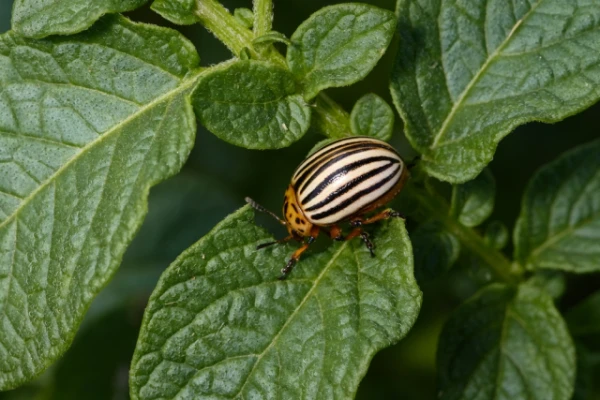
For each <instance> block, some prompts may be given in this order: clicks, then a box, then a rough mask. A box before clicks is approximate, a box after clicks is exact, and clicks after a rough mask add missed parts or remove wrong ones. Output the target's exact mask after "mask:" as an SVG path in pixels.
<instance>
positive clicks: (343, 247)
mask: <svg viewBox="0 0 600 400" xmlns="http://www.w3.org/2000/svg"><path fill="white" fill-rule="evenodd" d="M348 243H349V242H344V243H343V244H342V245H341V246H340V248H339V250H338V251H337V252H335V254H333V255H332V256H331V259H330V260H329V262H328V263H327V264H326V265H325V267H324V268H323V270H322V271H321V273H320V274H319V276H317V279H315V281H314V283H313V286H312V287H311V288H310V289H309V290H308V292H306V295H305V296H304V298H303V299H302V300H301V301H300V303H299V304H298V306H297V307H296V309H295V310H294V312H293V313H291V314H290V316H289V317H288V319H287V320H286V321H285V323H284V324H283V326H282V327H281V329H279V332H277V334H276V335H275V336H274V337H273V340H272V341H271V343H269V345H268V346H267V347H266V348H265V349H264V350H263V351H262V352H261V353H260V354H258V355H257V356H258V357H257V358H256V362H255V363H254V366H253V367H252V369H251V370H250V372H249V373H248V375H247V376H246V379H245V382H244V384H243V385H242V387H241V388H240V390H239V391H238V392H237V393H236V394H235V396H233V398H237V397H238V396H239V395H241V394H242V392H243V391H244V388H245V387H246V385H247V384H248V382H249V381H250V377H251V376H252V374H253V373H254V371H255V370H256V368H257V366H258V364H259V363H260V361H261V360H262V358H263V357H264V356H265V354H267V352H268V351H269V350H270V349H271V348H272V347H273V346H274V345H275V343H276V342H277V340H278V339H279V337H280V336H281V335H282V333H283V332H284V331H285V329H286V328H287V326H288V325H289V324H290V323H291V322H292V321H293V320H294V317H295V316H296V315H297V314H298V312H300V310H301V309H302V307H303V306H304V304H305V303H306V301H308V299H309V298H310V297H311V296H312V294H313V292H314V291H315V289H316V288H317V286H318V285H319V282H321V279H323V276H325V274H326V273H327V271H329V268H330V267H331V266H332V265H333V262H334V261H335V260H337V258H338V257H339V256H340V254H341V253H342V251H344V249H346V247H347V246H348Z"/></svg>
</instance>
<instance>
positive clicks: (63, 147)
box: [0, 16, 199, 390]
mask: <svg viewBox="0 0 600 400" xmlns="http://www.w3.org/2000/svg"><path fill="white" fill-rule="evenodd" d="M198 62H199V60H198V56H197V54H196V52H195V50H194V47H193V46H192V44H191V43H189V42H188V41H187V40H186V39H185V38H184V37H183V36H181V35H180V34H179V33H178V32H176V31H173V30H169V29H165V28H159V27H155V26H151V25H144V24H135V23H132V22H130V21H129V20H127V19H125V18H122V17H112V16H111V17H106V18H104V19H102V20H101V21H100V22H99V23H98V24H96V25H94V27H93V28H91V29H90V30H88V31H86V32H85V33H82V34H79V35H76V36H70V37H61V38H59V37H55V38H52V39H49V40H39V41H34V40H27V39H23V38H20V37H19V36H17V35H15V34H14V33H7V34H5V35H2V36H0V85H1V87H2V92H0V160H2V161H1V162H0V390H3V389H8V388H11V387H15V386H17V385H19V384H20V383H22V382H24V381H26V380H28V379H31V378H32V377H34V376H35V375H37V374H39V373H40V372H41V371H43V370H44V369H45V368H46V367H47V366H48V365H49V364H50V363H51V362H52V361H54V360H55V359H57V358H58V357H59V356H60V355H61V354H62V353H63V352H64V351H65V350H66V348H67V347H68V346H69V344H70V343H71V341H72V339H73V336H74V334H75V331H76V329H77V327H78V325H79V323H80V322H81V319H82V317H83V315H84V313H85V311H86V310H87V308H88V306H89V304H90V302H91V301H92V299H93V298H94V297H95V296H96V294H97V293H98V292H99V291H100V290H101V289H102V287H104V285H105V284H106V282H107V281H108V280H109V279H110V277H111V276H112V275H113V273H114V272H115V270H116V269H117V266H118V265H119V263H120V261H121V257H122V256H123V253H124V251H125V248H126V247H127V245H128V244H129V242H130V241H131V239H132V238H133V236H134V234H135V232H136V231H137V230H138V228H139V226H140V225H141V222H142V219H143V217H144V215H145V214H146V211H147V205H146V197H147V195H148V190H149V188H150V186H152V185H154V184H155V183H157V182H159V181H161V180H163V179H165V178H166V177H168V176H170V175H173V174H174V173H175V172H177V171H178V170H179V169H180V168H181V166H182V164H183V163H184V161H185V159H186V158H187V155H188V154H189V152H190V150H191V148H192V146H193V143H194V136H195V128H196V123H195V121H194V115H193V110H192V107H191V105H190V103H189V92H190V91H191V89H192V87H193V85H194V84H195V82H196V77H195V76H194V75H193V74H190V73H191V72H192V71H193V69H195V68H196V67H197V65H198Z"/></svg>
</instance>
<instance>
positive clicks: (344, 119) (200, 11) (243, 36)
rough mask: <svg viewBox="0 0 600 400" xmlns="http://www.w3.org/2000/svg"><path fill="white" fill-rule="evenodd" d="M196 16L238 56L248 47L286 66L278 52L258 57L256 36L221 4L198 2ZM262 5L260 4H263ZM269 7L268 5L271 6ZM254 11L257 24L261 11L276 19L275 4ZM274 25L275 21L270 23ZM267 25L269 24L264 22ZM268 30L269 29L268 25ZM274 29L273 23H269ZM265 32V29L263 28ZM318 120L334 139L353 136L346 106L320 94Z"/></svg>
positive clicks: (264, 2)
mask: <svg viewBox="0 0 600 400" xmlns="http://www.w3.org/2000/svg"><path fill="white" fill-rule="evenodd" d="M197 1H198V3H197V4H198V7H197V11H196V15H197V16H198V19H199V20H200V23H201V24H202V25H204V26H205V27H206V28H207V29H208V30H210V31H211V32H212V33H213V34H214V35H215V36H216V37H217V39H219V40H220V41H221V42H223V43H224V44H225V46H227V47H228V48H229V49H230V50H231V51H232V52H233V53H234V54H235V55H236V56H239V54H240V52H241V51H242V49H243V48H244V47H246V48H248V50H249V51H250V54H251V55H252V58H255V59H264V58H266V59H267V60H269V61H271V62H274V63H276V64H279V65H281V66H286V67H287V63H286V61H285V58H284V57H283V56H282V55H281V53H279V52H278V51H276V50H273V51H269V52H265V53H262V54H261V53H258V52H257V51H256V50H255V49H254V47H253V46H252V39H253V38H254V34H253V33H252V31H250V30H249V29H247V28H246V27H245V26H243V25H242V24H241V23H240V22H239V21H238V20H237V19H235V18H234V17H233V15H231V14H230V13H229V11H227V9H226V8H225V7H223V5H221V3H219V2H218V1H217V0H197ZM259 3H260V4H259ZM267 4H268V5H267ZM254 5H255V10H254V18H255V24H257V23H258V22H257V21H256V19H257V18H258V17H257V16H258V15H259V10H258V8H259V7H260V10H265V9H266V8H268V9H269V12H270V13H271V17H270V18H271V19H272V12H273V10H272V2H271V0H256V1H255V3H254ZM269 21H271V20H269ZM264 23H265V24H266V22H264ZM264 26H266V25H264ZM269 26H270V22H269ZM261 29H262V28H261ZM315 105H316V107H315V109H314V111H315V113H314V115H315V117H314V118H313V124H312V125H313V127H315V128H316V129H317V130H318V131H320V132H322V133H323V134H324V135H325V136H328V137H330V138H339V137H342V136H348V135H349V133H350V128H349V127H350V123H349V115H348V113H347V112H346V111H344V109H343V108H342V106H340V105H339V104H337V103H336V102H335V101H333V100H332V99H331V98H330V97H328V96H327V95H325V94H324V93H319V95H318V96H317V97H316V99H315Z"/></svg>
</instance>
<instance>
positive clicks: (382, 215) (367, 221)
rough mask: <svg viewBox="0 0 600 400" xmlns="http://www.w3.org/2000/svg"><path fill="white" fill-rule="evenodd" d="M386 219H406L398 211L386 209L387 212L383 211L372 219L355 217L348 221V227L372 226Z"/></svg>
mask: <svg viewBox="0 0 600 400" xmlns="http://www.w3.org/2000/svg"><path fill="white" fill-rule="evenodd" d="M388 218H402V219H406V218H404V215H402V214H400V213H399V212H398V211H394V210H392V209H391V208H388V209H387V210H383V211H382V212H380V213H379V214H375V215H373V216H372V217H370V218H367V219H362V218H361V217H356V218H354V219H353V220H352V221H350V225H352V226H361V225H367V224H372V223H373V222H377V221H381V220H382V219H388Z"/></svg>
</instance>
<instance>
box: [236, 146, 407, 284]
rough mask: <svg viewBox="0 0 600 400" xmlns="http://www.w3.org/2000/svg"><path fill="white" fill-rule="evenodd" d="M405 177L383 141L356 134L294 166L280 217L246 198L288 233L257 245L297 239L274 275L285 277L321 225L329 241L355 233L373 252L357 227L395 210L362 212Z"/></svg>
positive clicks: (399, 162) (375, 205) (382, 201)
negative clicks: (345, 228)
mask: <svg viewBox="0 0 600 400" xmlns="http://www.w3.org/2000/svg"><path fill="white" fill-rule="evenodd" d="M408 177H409V173H408V170H407V167H406V164H405V163H404V161H402V158H401V157H400V155H399V154H398V153H397V152H396V150H395V149H394V148H393V147H392V146H390V145H389V144H388V143H386V142H383V141H381V140H377V139H373V138H369V137H360V136H359V137H350V138H345V139H340V140H336V141H334V142H332V143H330V144H328V145H326V146H324V147H323V148H321V149H319V150H317V151H316V152H315V153H313V154H312V155H310V156H309V157H308V158H306V159H305V160H304V161H303V162H302V163H301V164H300V165H299V166H298V168H296V171H295V172H294V174H293V176H292V180H291V183H290V185H289V186H288V188H287V190H286V192H285V196H284V202H283V216H284V220H281V219H279V218H278V217H277V216H276V215H275V214H273V213H271V212H269V211H267V210H265V209H264V207H262V206H260V205H258V204H257V203H255V202H254V201H252V200H251V199H249V198H246V201H248V203H250V204H251V205H252V206H253V207H254V208H256V209H257V210H259V211H267V212H269V214H271V215H273V216H274V217H275V218H277V219H278V220H279V221H280V222H281V223H282V224H283V225H285V226H286V227H287V229H288V232H289V236H287V237H285V238H283V239H281V240H278V241H276V242H270V243H265V244H262V245H260V246H259V248H262V247H266V246H268V245H271V244H275V243H283V242H287V241H289V240H291V239H295V240H297V241H299V242H303V245H302V247H300V248H299V249H298V250H296V251H295V252H294V254H293V255H292V258H291V259H290V261H289V262H288V263H287V265H286V267H285V268H283V269H282V270H281V273H282V275H281V276H280V279H285V277H286V276H287V274H289V272H290V271H291V270H292V268H293V267H294V265H295V264H296V262H297V261H298V259H299V258H300V255H301V254H302V253H303V252H304V251H305V250H306V249H307V248H308V246H309V245H310V243H312V242H313V241H314V240H315V239H316V237H317V236H318V234H319V231H320V230H321V229H326V230H328V231H329V235H330V236H331V237H332V238H333V239H335V240H350V239H352V238H354V237H356V236H361V237H362V239H363V240H364V242H365V244H366V245H367V247H368V248H369V250H370V251H371V254H372V255H374V253H373V244H372V243H371V241H370V240H369V237H368V235H367V233H366V232H364V231H363V230H362V227H361V226H362V225H365V224H370V223H373V222H376V221H379V220H381V219H387V218H389V217H394V216H400V214H398V213H397V212H395V211H392V210H390V209H387V210H384V211H382V212H381V213H379V214H376V215H374V216H372V217H370V218H365V217H364V216H365V214H366V213H369V212H371V211H374V210H375V209H377V208H379V207H381V206H383V205H385V204H387V203H389V202H390V201H391V200H392V199H393V198H394V197H395V196H396V195H397V194H398V193H399V192H400V190H401V189H402V187H403V186H404V183H405V182H406V180H407V179H408ZM344 221H348V222H350V225H351V226H352V227H354V229H353V230H352V231H351V232H350V233H349V234H348V235H346V236H343V235H342V231H341V229H340V228H339V226H338V224H339V223H340V222H344Z"/></svg>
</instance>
